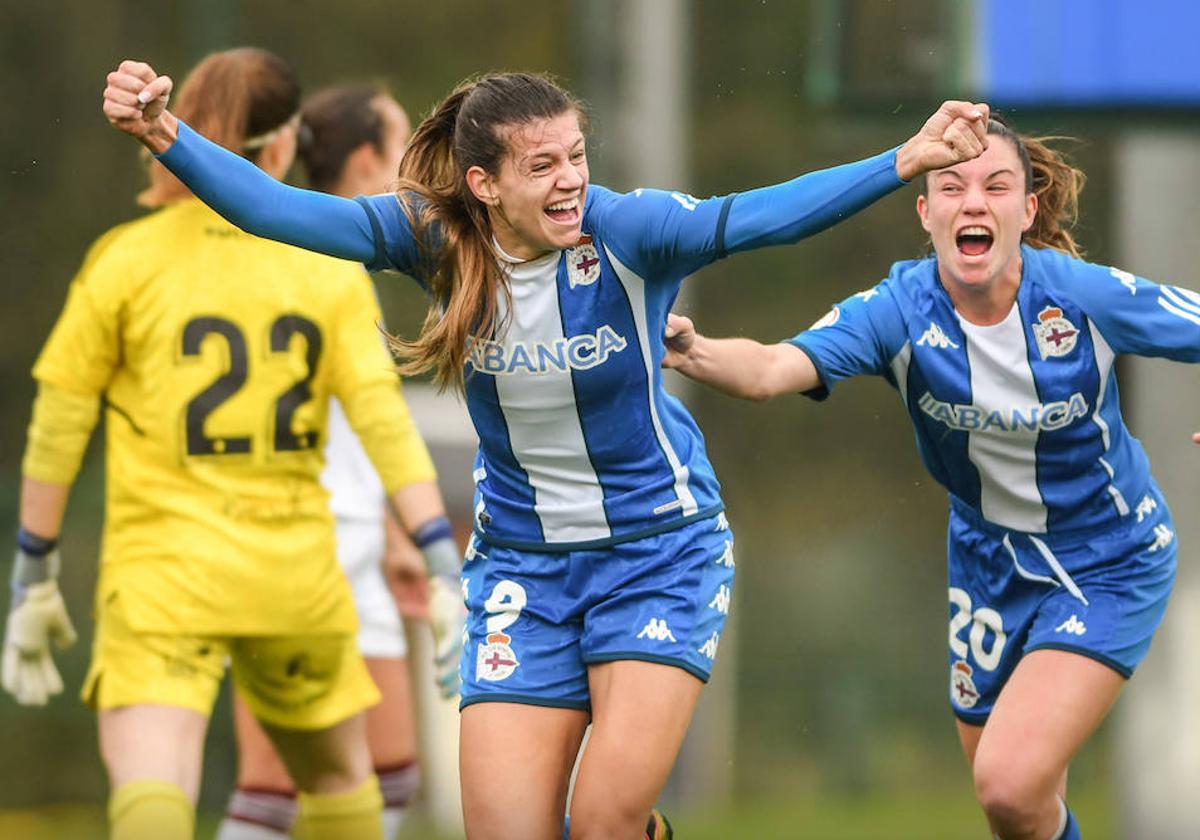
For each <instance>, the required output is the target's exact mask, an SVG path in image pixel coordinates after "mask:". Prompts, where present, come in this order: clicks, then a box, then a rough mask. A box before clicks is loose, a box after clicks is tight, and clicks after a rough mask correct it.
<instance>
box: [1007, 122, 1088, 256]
mask: <svg viewBox="0 0 1200 840" xmlns="http://www.w3.org/2000/svg"><path fill="white" fill-rule="evenodd" d="M1065 139H1069V138H1063V137H1029V138H1025V140H1024V143H1025V148H1026V149H1027V150H1028V152H1029V163H1030V171H1031V173H1032V181H1033V193H1034V194H1035V195H1036V196H1037V199H1038V209H1037V215H1036V216H1034V219H1033V226H1032V227H1030V228H1029V230H1027V231H1025V235H1024V236H1023V237H1022V239H1023V240H1024V241H1025V242H1027V243H1028V244H1029V245H1032V246H1033V247H1034V248H1054V249H1056V250H1059V251H1062V252H1064V253H1067V254H1070V255H1071V256H1072V257H1080V256H1082V255H1083V252H1082V250H1081V249H1080V247H1079V245H1078V243H1076V242H1075V237H1074V236H1073V235H1072V233H1071V229H1072V228H1073V227H1074V226H1075V223H1076V221H1077V220H1078V219H1079V193H1080V192H1081V191H1082V190H1083V185H1084V183H1085V182H1086V181H1087V176H1086V175H1084V173H1083V170H1081V169H1079V168H1078V167H1076V166H1073V165H1071V163H1070V162H1069V161H1068V160H1067V159H1066V158H1065V157H1064V156H1063V154H1062V153H1061V152H1058V151H1057V150H1055V149H1053V148H1051V147H1050V146H1049V145H1047V143H1049V142H1054V141H1059V140H1065Z"/></svg>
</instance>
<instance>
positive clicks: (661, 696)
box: [571, 660, 704, 840]
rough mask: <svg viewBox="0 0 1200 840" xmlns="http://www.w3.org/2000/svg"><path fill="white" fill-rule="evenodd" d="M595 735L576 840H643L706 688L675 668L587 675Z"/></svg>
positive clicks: (575, 807) (576, 809) (578, 791)
mask: <svg viewBox="0 0 1200 840" xmlns="http://www.w3.org/2000/svg"><path fill="white" fill-rule="evenodd" d="M588 682H589V685H590V689H591V695H592V714H593V719H592V732H591V735H590V736H589V738H588V744H587V749H586V750H585V751H584V753H583V757H582V759H581V761H580V764H579V772H578V776H577V778H576V780H575V790H574V793H573V795H572V798H571V838H572V840H577V838H580V839H581V838H605V839H606V840H626V838H628V840H640V838H641V837H642V832H643V831H644V830H645V825H646V819H647V818H648V817H649V815H650V809H651V808H653V807H654V803H655V801H656V800H657V799H658V796H659V794H660V793H661V792H662V788H663V785H664V784H666V781H667V776H668V775H670V772H671V768H672V767H673V766H674V764H675V758H676V757H677V756H678V754H679V748H680V746H681V745H682V743H683V736H684V735H685V734H686V732H687V728H688V723H689V722H690V721H691V719H692V712H693V710H694V709H695V707H696V701H697V700H698V699H699V697H700V691H701V689H702V688H703V687H704V684H703V683H702V682H701V681H700V680H699V679H698V678H697V677H695V676H693V675H692V674H690V673H688V672H687V671H684V670H682V669H681V668H676V667H673V666H670V665H660V664H658V663H654V662H641V661H636V660H628V661H621V662H606V663H603V664H600V665H592V666H589V668H588Z"/></svg>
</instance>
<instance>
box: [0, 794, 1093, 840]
mask: <svg viewBox="0 0 1200 840" xmlns="http://www.w3.org/2000/svg"><path fill="white" fill-rule="evenodd" d="M1071 805H1072V808H1073V809H1074V811H1075V813H1076V814H1077V815H1078V817H1079V819H1080V822H1081V824H1082V825H1083V826H1084V827H1085V828H1086V830H1087V837H1088V840H1115V838H1116V833H1115V829H1114V827H1113V817H1114V815H1113V813H1112V800H1111V797H1110V796H1108V795H1107V794H1106V793H1105V792H1103V791H1099V790H1096V791H1092V792H1088V793H1086V794H1084V795H1082V796H1079V797H1076V798H1073V799H1072V803H1071ZM672 820H673V822H674V823H675V829H676V831H675V836H676V838H677V840H972V838H978V840H985V839H986V838H987V836H988V833H987V827H986V825H985V824H984V822H983V817H982V816H981V815H980V813H979V811H978V809H977V808H976V807H975V804H974V803H973V802H971V801H970V800H969V799H967V798H964V797H961V796H959V795H958V794H957V793H956V794H953V795H946V796H936V795H932V794H922V795H920V796H906V797H883V796H879V797H862V798H853V799H804V800H799V801H794V802H787V803H783V802H764V803H755V804H750V803H746V804H742V805H741V806H739V807H738V808H736V809H735V810H732V811H714V812H701V811H696V812H689V813H675V814H673V815H672ZM216 824H217V819H216V817H214V816H212V815H201V819H200V821H199V825H198V828H197V837H198V838H201V840H208V838H211V837H212V836H213V832H214V831H215V830H216ZM401 836H402V837H403V838H404V840H418V838H419V840H455V838H453V837H452V836H446V835H439V834H436V833H435V832H433V831H432V830H431V829H430V828H429V827H428V826H426V825H422V824H420V823H418V822H416V821H410V822H409V823H408V824H406V826H405V830H404V831H403V832H402V834H401ZM0 837H3V838H12V839H13V840H18V838H20V840H26V838H28V839H29V840H43V838H54V840H59V838H61V840H102V838H104V837H105V826H104V809H103V807H101V806H99V805H57V806H53V807H47V808H41V809H37V810H27V811H25V810H21V811H19V810H4V811H0Z"/></svg>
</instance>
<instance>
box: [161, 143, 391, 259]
mask: <svg viewBox="0 0 1200 840" xmlns="http://www.w3.org/2000/svg"><path fill="white" fill-rule="evenodd" d="M158 160H159V162H160V163H162V165H163V166H165V167H167V169H169V170H170V171H171V172H172V173H173V174H174V175H175V177H177V178H179V180H180V181H182V182H183V183H184V184H186V185H187V187H188V189H190V190H191V191H192V192H193V193H195V194H196V196H197V197H198V198H199V199H200V200H201V201H203V202H204V203H205V204H207V205H208V206H209V207H211V208H213V209H214V210H216V211H217V212H218V213H220V214H221V215H222V216H224V217H225V218H226V219H228V220H229V221H230V222H231V223H233V224H235V225H237V226H238V227H240V228H241V229H242V230H244V231H247V232H248V233H253V234H255V235H256V236H261V237H264V238H266V239H274V240H276V241H278V242H286V243H288V244H289V245H297V246H299V247H301V248H305V249H307V250H310V251H318V252H320V253H323V254H330V255H332V256H335V257H341V258H342V259H348V260H355V261H357V262H371V261H372V260H373V258H374V257H375V252H376V245H375V234H374V231H373V229H372V224H371V219H370V218H369V217H368V215H367V211H366V210H365V209H364V208H363V207H362V206H361V205H360V204H359V203H358V202H356V201H353V200H351V199H348V198H340V197H338V196H333V195H328V194H326V193H318V192H313V191H311V190H302V189H298V188H296V187H291V186H288V185H287V184H282V183H280V182H279V181H276V180H275V179H274V178H272V177H271V176H270V175H268V174H267V173H265V172H263V171H262V170H261V169H259V168H258V167H257V166H255V165H254V164H253V163H251V162H250V161H248V160H246V159H245V158H242V157H240V156H238V155H235V154H233V153H232V152H230V151H228V150H226V149H223V148H221V147H220V146H218V145H217V144H215V143H212V142H210V141H209V140H207V139H205V138H204V137H202V136H201V135H199V134H197V133H196V132H195V131H193V130H192V129H191V128H189V127H188V126H187V124H185V123H184V122H183V121H180V123H179V137H178V138H177V139H176V141H175V142H174V143H173V144H172V145H171V148H169V149H168V150H167V151H166V152H164V153H163V154H162V155H160V156H159V157H158Z"/></svg>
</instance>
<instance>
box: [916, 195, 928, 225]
mask: <svg viewBox="0 0 1200 840" xmlns="http://www.w3.org/2000/svg"><path fill="white" fill-rule="evenodd" d="M917 215H918V216H920V218H921V227H923V228H924V229H925V232H926V233H929V199H928V198H926V197H925V194H924V193H921V194H919V195H917Z"/></svg>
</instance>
